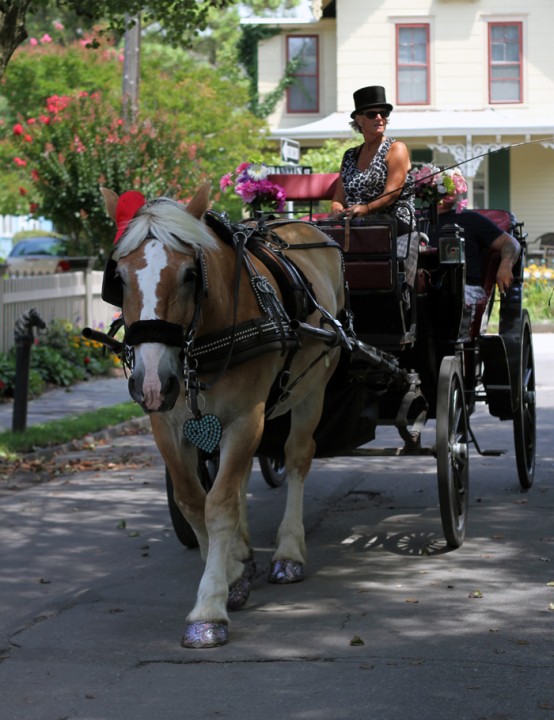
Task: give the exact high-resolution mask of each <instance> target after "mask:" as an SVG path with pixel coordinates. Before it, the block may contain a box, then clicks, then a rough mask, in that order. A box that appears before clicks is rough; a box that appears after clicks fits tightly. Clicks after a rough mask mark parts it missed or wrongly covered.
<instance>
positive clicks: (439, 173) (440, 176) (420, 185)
mask: <svg viewBox="0 0 554 720" xmlns="http://www.w3.org/2000/svg"><path fill="white" fill-rule="evenodd" d="M411 175H412V177H413V179H414V183H415V190H414V192H415V197H416V198H418V199H419V200H420V205H421V208H422V209H426V208H432V207H436V206H437V205H438V204H439V203H441V202H443V201H445V202H447V203H452V204H454V203H455V205H456V212H457V213H461V212H462V210H463V209H464V208H465V207H466V206H467V200H466V199H465V197H463V196H464V195H465V193H467V182H466V180H465V178H464V176H463V175H462V173H461V172H460V170H459V169H458V168H454V169H449V170H441V169H440V168H438V167H436V166H435V165H432V164H431V163H427V164H426V165H422V166H421V167H420V168H416V169H415V170H412V172H411Z"/></svg>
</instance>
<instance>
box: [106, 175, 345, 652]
mask: <svg viewBox="0 0 554 720" xmlns="http://www.w3.org/2000/svg"><path fill="white" fill-rule="evenodd" d="M103 194H104V199H105V202H106V208H107V211H108V213H109V215H110V216H111V217H112V218H113V219H114V220H115V221H116V223H117V224H118V233H117V236H116V244H115V247H114V251H113V253H112V256H111V259H110V263H111V270H110V271H109V272H108V269H107V271H106V277H105V286H106V287H107V288H108V290H107V292H106V293H105V297H106V295H108V296H109V297H108V298H107V299H109V301H110V302H114V304H118V305H120V306H121V307H122V310H123V316H124V318H125V329H126V335H125V340H124V343H125V345H126V351H127V355H128V356H130V360H129V364H130V367H131V370H132V372H131V375H130V378H129V392H130V394H131V397H132V398H133V399H134V400H136V402H138V403H139V404H140V405H141V406H142V407H143V409H144V410H145V411H146V412H147V413H149V414H150V420H151V424H152V430H153V434H154V438H155V441H156V444H157V446H158V448H159V451H160V453H161V455H162V457H163V460H164V461H165V463H166V466H167V468H168V470H169V473H170V475H171V478H172V480H173V485H174V498H175V502H176V504H177V505H178V507H179V508H180V510H181V511H182V513H183V515H184V517H185V519H186V520H187V521H188V523H189V524H190V525H191V527H192V528H193V530H194V532H195V533H196V536H197V538H198V543H199V546H200V551H201V554H202V558H203V559H204V561H205V570H204V573H203V575H202V579H201V581H200V586H199V589H198V594H197V599H196V604H195V606H194V608H193V609H192V610H191V612H190V613H189V615H188V618H187V625H186V629H185V633H184V637H183V640H182V644H183V645H184V646H185V647H212V646H216V645H223V644H224V643H226V642H227V639H228V622H229V618H228V612H227V611H228V608H229V607H230V608H232V609H234V608H237V607H239V606H240V605H242V604H243V603H244V602H245V601H246V599H247V597H248V593H249V589H250V583H251V579H252V577H253V567H254V566H253V560H252V549H251V547H250V540H249V531H248V523H247V513H246V502H245V496H246V484H247V481H248V478H249V475H250V472H251V468H252V460H253V457H254V455H255V453H256V450H257V448H258V445H259V443H260V439H261V438H262V433H263V429H264V421H265V413H266V405H267V401H268V397H269V396H270V391H271V389H272V386H273V385H274V383H275V381H276V379H278V380H279V383H278V384H279V385H280V393H278V395H280V397H279V398H278V400H277V401H276V402H275V403H274V410H273V415H278V414H283V413H288V412H289V411H290V412H291V421H290V432H289V434H288V437H287V438H286V442H285V445H284V456H285V464H286V471H287V477H288V491H287V502H286V508H285V512H284V516H283V519H282V521H281V524H280V526H279V530H278V535H277V547H276V550H275V554H274V555H273V559H272V565H271V569H270V581H273V582H296V581H298V580H301V579H302V578H303V567H304V564H305V562H306V549H305V540H304V527H303V520H302V505H303V485H304V479H305V477H306V475H307V473H308V471H309V469H310V465H311V462H312V458H313V456H314V452H315V442H314V438H313V435H314V430H315V428H316V427H317V425H318V422H319V420H320V416H321V413H322V406H323V400H324V393H325V386H326V384H327V382H328V380H329V378H330V377H331V375H332V374H333V371H334V369H335V367H336V365H337V362H338V358H339V353H340V349H339V347H338V343H334V344H333V343H327V344H325V343H324V342H322V340H321V339H320V337H318V335H317V333H323V334H325V330H322V329H321V328H322V327H323V326H324V325H325V324H329V325H331V326H332V325H333V323H334V322H335V323H336V321H335V320H334V319H335V318H337V316H338V315H339V313H340V311H341V310H342V309H343V306H344V281H343V271H342V260H341V254H340V252H338V251H337V249H336V246H334V243H333V242H332V241H330V240H329V238H328V237H327V236H326V235H324V234H323V233H322V232H321V231H320V230H318V229H317V228H315V227H314V226H312V225H310V224H308V223H289V224H284V223H276V224H277V225H279V227H278V237H277V235H273V234H272V237H273V241H278V242H279V243H280V244H281V249H284V254H285V255H289V256H292V255H293V256H294V263H295V265H296V269H297V270H298V269H299V270H300V272H299V273H298V275H299V276H300V277H301V276H302V274H303V275H304V276H305V278H307V280H308V282H306V283H305V284H306V285H307V286H308V287H309V290H308V293H307V294H308V296H309V300H310V303H309V304H308V305H309V306H308V309H307V311H306V314H305V322H304V323H303V326H304V329H306V328H308V334H304V335H303V337H302V339H301V342H298V337H297V336H296V337H295V335H297V333H296V332H295V331H294V330H291V329H290V327H289V322H288V320H289V316H288V314H287V313H285V312H284V310H283V305H282V303H281V298H282V295H281V291H280V290H279V287H278V282H277V281H276V280H275V278H274V276H273V274H271V273H270V272H269V271H268V269H267V267H266V266H265V264H264V263H262V262H261V261H260V260H259V259H258V258H257V257H255V256H254V255H253V254H252V253H251V252H249V250H247V249H245V248H244V247H242V249H241V248H239V247H238V246H239V245H241V243H240V242H238V241H237V235H238V240H239V241H240V239H241V237H243V236H244V235H245V232H238V233H236V234H235V236H234V237H233V242H231V243H229V242H225V241H224V240H223V239H221V238H220V237H219V234H221V233H217V232H216V231H215V230H214V229H212V228H211V227H210V226H209V225H208V224H206V219H207V218H208V217H209V216H212V215H213V214H212V213H208V215H207V216H206V211H207V209H208V187H207V186H203V187H202V188H200V189H199V190H198V191H197V193H196V194H195V196H194V197H193V199H192V200H191V202H190V203H189V204H188V206H186V207H185V206H184V205H181V204H179V203H177V202H175V201H172V200H168V199H167V198H160V199H157V200H154V201H151V202H146V201H145V199H144V198H143V196H142V195H141V194H140V193H138V192H135V191H131V192H129V193H124V194H123V195H122V196H121V197H120V198H118V196H117V195H116V194H115V193H113V192H112V191H110V190H106V189H103ZM229 227H231V226H229ZM235 227H238V228H242V229H243V230H245V229H246V230H247V228H248V224H247V225H241V226H235ZM231 229H233V228H231ZM216 230H217V228H216ZM246 234H247V232H246ZM295 245H303V246H311V249H307V248H306V249H296V250H292V249H291V250H287V247H289V246H290V247H291V248H292V247H294V246H295ZM110 263H108V266H109V264H110ZM114 288H115V290H114ZM114 292H115V295H116V297H115V299H114V297H113V295H114ZM119 295H120V296H119ZM260 308H263V311H261V310H260ZM336 325H338V323H336ZM311 326H314V327H315V328H316V330H315V331H314V333H313V334H310V333H309V330H310V327H311ZM268 328H269V329H268ZM327 334H332V333H329V332H327ZM252 337H254V340H253V341H252V339H251V338H252ZM212 349H213V352H212ZM214 353H215V354H214ZM236 353H238V357H239V360H238V361H237V360H235V355H236ZM217 446H219V451H220V456H219V457H220V460H219V469H218V471H217V474H216V477H215V480H214V482H213V486H212V487H211V489H210V490H209V492H207V493H206V491H205V490H204V488H203V486H202V484H201V481H200V478H199V473H198V448H201V450H202V451H207V452H208V453H209V452H211V451H213V450H214V448H215V447H217Z"/></svg>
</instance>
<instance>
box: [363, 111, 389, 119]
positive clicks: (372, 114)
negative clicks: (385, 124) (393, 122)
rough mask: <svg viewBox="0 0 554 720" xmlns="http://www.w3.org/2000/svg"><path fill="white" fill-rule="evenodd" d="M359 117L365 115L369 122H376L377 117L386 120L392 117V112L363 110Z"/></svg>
mask: <svg viewBox="0 0 554 720" xmlns="http://www.w3.org/2000/svg"><path fill="white" fill-rule="evenodd" d="M358 115H365V116H366V118H368V120H375V118H376V117H377V115H380V116H381V117H382V118H385V119H386V118H388V116H389V115H390V110H362V112H359V113H358Z"/></svg>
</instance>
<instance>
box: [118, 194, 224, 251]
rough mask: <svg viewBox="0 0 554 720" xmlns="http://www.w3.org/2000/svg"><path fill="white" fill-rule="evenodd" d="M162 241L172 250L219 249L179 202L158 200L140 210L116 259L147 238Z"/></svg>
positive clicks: (135, 247)
mask: <svg viewBox="0 0 554 720" xmlns="http://www.w3.org/2000/svg"><path fill="white" fill-rule="evenodd" d="M147 237H153V238H156V239H157V240H160V241H161V242H162V243H164V245H167V246H168V247H170V248H171V249H172V250H177V251H178V252H188V251H189V250H190V248H191V247H192V248H193V249H194V250H196V249H201V248H208V249H209V248H212V249H215V248H217V243H216V240H215V238H214V236H213V235H212V234H211V233H210V231H209V229H208V227H207V226H206V225H205V224H204V223H203V222H201V221H200V220H197V219H196V218H195V217H194V216H193V215H191V214H190V213H188V212H187V211H186V208H185V206H184V205H182V204H181V203H179V202H177V201H176V200H171V199H170V198H165V197H162V198H158V199H157V200H152V201H150V202H148V203H147V204H146V205H144V206H143V207H141V208H140V209H139V211H138V212H137V214H136V215H135V217H134V218H133V219H132V220H131V222H130V223H129V226H128V228H127V230H126V231H125V233H124V235H122V237H121V239H120V240H119V242H118V243H117V245H116V247H115V250H114V253H113V259H114V260H119V258H122V257H125V256H126V255H129V253H131V252H133V250H136V249H137V248H138V247H139V246H140V245H141V243H142V242H143V241H144V240H145V239H146V238H147Z"/></svg>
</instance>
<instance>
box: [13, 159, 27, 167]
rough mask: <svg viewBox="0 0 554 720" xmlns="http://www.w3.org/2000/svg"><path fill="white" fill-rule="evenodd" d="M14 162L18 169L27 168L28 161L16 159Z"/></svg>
mask: <svg viewBox="0 0 554 720" xmlns="http://www.w3.org/2000/svg"><path fill="white" fill-rule="evenodd" d="M13 161H14V163H15V164H16V165H17V167H27V161H26V160H22V159H21V158H20V157H14V159H13Z"/></svg>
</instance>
